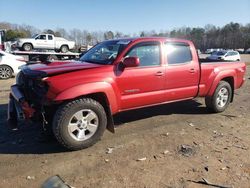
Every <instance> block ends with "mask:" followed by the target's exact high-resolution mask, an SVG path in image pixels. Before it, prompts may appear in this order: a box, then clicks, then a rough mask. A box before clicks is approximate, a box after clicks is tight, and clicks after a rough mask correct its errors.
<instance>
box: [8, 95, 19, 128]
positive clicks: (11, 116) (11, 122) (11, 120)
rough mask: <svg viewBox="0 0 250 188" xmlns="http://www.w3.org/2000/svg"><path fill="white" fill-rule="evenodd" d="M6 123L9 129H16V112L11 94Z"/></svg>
mask: <svg viewBox="0 0 250 188" xmlns="http://www.w3.org/2000/svg"><path fill="white" fill-rule="evenodd" d="M7 123H8V127H9V128H10V129H17V112H16V108H15V103H14V99H13V97H12V96H11V95H10V99H9V104H8V117H7Z"/></svg>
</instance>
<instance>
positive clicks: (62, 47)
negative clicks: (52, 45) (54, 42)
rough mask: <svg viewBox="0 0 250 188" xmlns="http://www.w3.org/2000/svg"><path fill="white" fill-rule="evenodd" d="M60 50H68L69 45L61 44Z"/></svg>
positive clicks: (64, 51)
mask: <svg viewBox="0 0 250 188" xmlns="http://www.w3.org/2000/svg"><path fill="white" fill-rule="evenodd" d="M60 50H61V52H62V53H67V52H68V51H69V47H68V46H67V45H62V46H61V48H60Z"/></svg>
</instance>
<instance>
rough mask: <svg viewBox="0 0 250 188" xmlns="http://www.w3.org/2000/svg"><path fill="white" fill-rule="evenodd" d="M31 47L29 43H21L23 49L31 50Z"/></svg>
mask: <svg viewBox="0 0 250 188" xmlns="http://www.w3.org/2000/svg"><path fill="white" fill-rule="evenodd" d="M32 48H33V46H32V45H31V44H29V43H25V44H24V45H23V50H24V51H31V50H32Z"/></svg>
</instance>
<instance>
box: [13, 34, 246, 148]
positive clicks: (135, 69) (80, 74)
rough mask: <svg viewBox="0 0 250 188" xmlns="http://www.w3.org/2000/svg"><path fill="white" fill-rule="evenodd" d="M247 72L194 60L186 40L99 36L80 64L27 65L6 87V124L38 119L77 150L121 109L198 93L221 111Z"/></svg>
mask: <svg viewBox="0 0 250 188" xmlns="http://www.w3.org/2000/svg"><path fill="white" fill-rule="evenodd" d="M245 72H246V65H245V63H243V62H235V63H234V62H230V63H227V62H225V63H218V62H215V63H212V62H209V63H207V62H199V58H198V56H197V52H196V49H195V47H194V45H193V43H192V42H191V41H188V40H181V39H168V38H163V37H162V38H159V37H152V38H151V37H150V38H133V39H120V40H119V39H116V40H110V41H104V42H102V43H99V44H97V45H96V46H94V47H93V48H91V49H90V50H88V51H87V53H85V54H84V55H83V56H82V57H81V58H80V60H79V61H75V62H73V61H69V62H67V61H62V62H60V61H58V62H51V63H50V64H37V65H28V66H25V67H24V68H23V69H22V71H21V72H20V73H19V76H17V80H16V83H17V84H16V85H13V86H11V96H10V101H9V110H8V117H9V118H8V123H9V125H10V126H11V127H15V126H17V121H18V117H19V118H21V119H22V118H25V119H32V120H33V121H35V120H37V121H40V122H41V124H43V125H44V127H45V128H46V129H47V130H48V129H50V128H51V129H52V130H53V133H54V135H55V137H56V138H57V140H58V142H59V143H60V144H61V145H62V146H64V147H66V148H68V149H70V150H79V149H83V148H86V147H89V146H91V145H93V144H95V143H96V142H97V141H98V140H99V139H100V138H101V136H102V135H103V132H104V130H105V129H106V128H107V129H108V130H109V131H111V132H114V123H113V115H114V114H117V113H119V112H122V111H126V110H132V109H136V108H142V107H146V106H152V105H157V104H163V103H170V102H175V101H182V100H187V99H192V98H194V97H197V96H199V97H205V103H206V106H207V108H208V109H210V110H211V111H213V112H223V111H224V110H225V109H226V108H227V107H228V105H229V103H231V102H232V101H233V98H234V90H235V89H238V88H240V87H241V86H242V84H243V83H244V80H245V78H244V75H245ZM30 88H32V89H30ZM15 109H17V110H15Z"/></svg>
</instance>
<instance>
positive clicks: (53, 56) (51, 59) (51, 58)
mask: <svg viewBox="0 0 250 188" xmlns="http://www.w3.org/2000/svg"><path fill="white" fill-rule="evenodd" d="M56 60H58V57H57V56H56V55H49V56H48V57H47V61H56Z"/></svg>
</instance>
